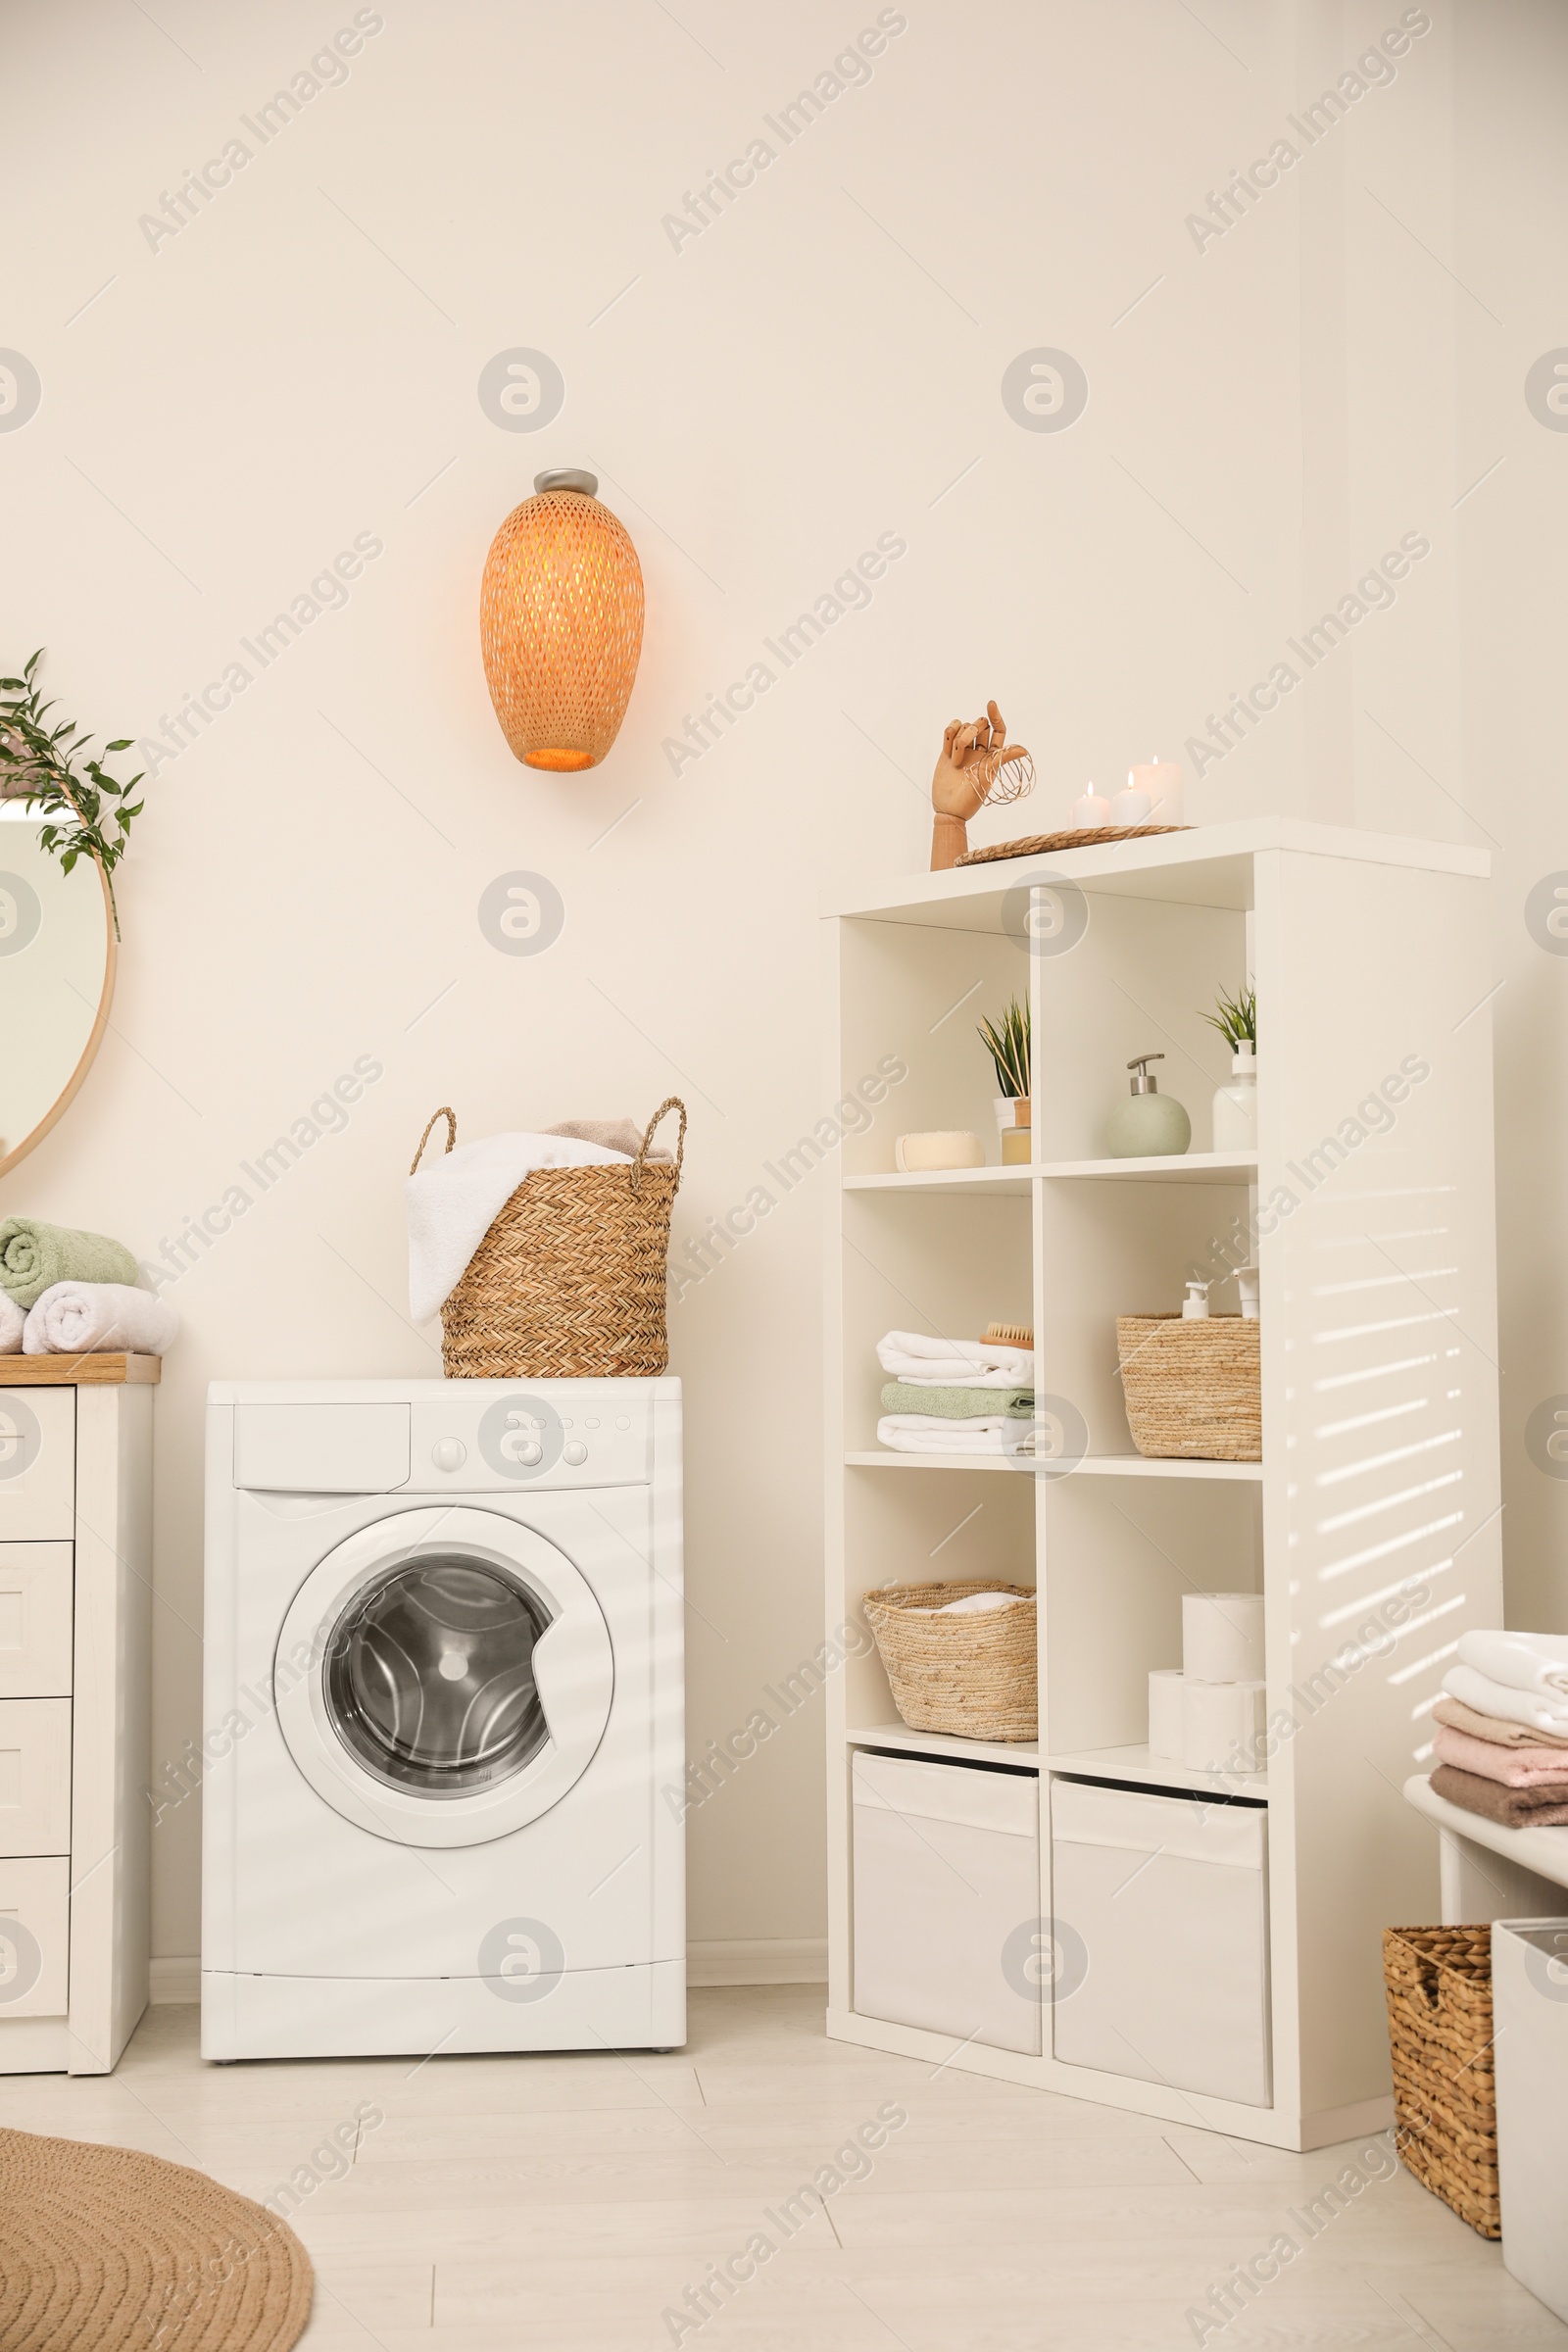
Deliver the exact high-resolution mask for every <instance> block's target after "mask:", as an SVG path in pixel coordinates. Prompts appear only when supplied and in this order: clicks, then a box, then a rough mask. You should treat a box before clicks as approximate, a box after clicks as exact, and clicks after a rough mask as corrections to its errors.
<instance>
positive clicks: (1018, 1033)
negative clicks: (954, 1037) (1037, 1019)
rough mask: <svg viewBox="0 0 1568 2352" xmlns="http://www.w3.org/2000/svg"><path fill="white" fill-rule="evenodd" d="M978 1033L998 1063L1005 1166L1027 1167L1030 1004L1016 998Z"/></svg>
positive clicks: (999, 1127)
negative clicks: (1022, 1002) (1000, 1017)
mask: <svg viewBox="0 0 1568 2352" xmlns="http://www.w3.org/2000/svg"><path fill="white" fill-rule="evenodd" d="M975 1034H976V1035H977V1036H978V1037H979V1038H980V1039H981V1040H982V1041H983V1043H984V1045H985V1049H986V1052H987V1053H988V1054H990V1056H991V1059H992V1061H993V1062H994V1063H995V1065H996V1072H997V1095H996V1102H995V1109H996V1113H997V1131H998V1133H999V1134H1000V1135H1001V1137H1002V1164H1003V1166H1004V1167H1025V1166H1027V1165H1028V1161H1029V1131H1030V1118H1031V1112H1030V1092H1029V1089H1030V1065H1031V1061H1032V1056H1033V1041H1032V1039H1031V1036H1030V1030H1029V1007H1028V1005H1021V1004H1020V1003H1019V1002H1018V999H1017V998H1016V997H1014V998H1013V1000H1012V1002H1011V1004H1010V1005H1008V1006H1007V1009H1006V1011H1005V1013H1004V1014H1003V1016H1002V1019H1001V1020H1000V1022H998V1021H991V1020H982V1021H981V1022H980V1024H979V1027H978V1029H977V1030H976V1032H975Z"/></svg>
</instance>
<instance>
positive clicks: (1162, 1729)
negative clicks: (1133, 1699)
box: [1149, 1666, 1186, 1764]
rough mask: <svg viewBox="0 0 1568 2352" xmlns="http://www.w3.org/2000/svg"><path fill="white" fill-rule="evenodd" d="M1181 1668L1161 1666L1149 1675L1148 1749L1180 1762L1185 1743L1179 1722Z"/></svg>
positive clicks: (1180, 1716)
mask: <svg viewBox="0 0 1568 2352" xmlns="http://www.w3.org/2000/svg"><path fill="white" fill-rule="evenodd" d="M1182 1681H1183V1676H1182V1670H1181V1668H1180V1667H1179V1666H1160V1667H1156V1668H1155V1670H1154V1672H1153V1673H1152V1675H1151V1676H1150V1678H1149V1752H1150V1754H1151V1755H1152V1756H1163V1757H1164V1758H1165V1760H1166V1762H1167V1763H1170V1764H1179V1763H1180V1762H1181V1760H1182V1754H1183V1750H1184V1747H1185V1743H1186V1731H1185V1729H1184V1726H1183V1722H1182Z"/></svg>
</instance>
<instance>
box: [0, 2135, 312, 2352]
mask: <svg viewBox="0 0 1568 2352" xmlns="http://www.w3.org/2000/svg"><path fill="white" fill-rule="evenodd" d="M311 2284H312V2276H311V2264H310V2257H309V2256H308V2255H307V2253H306V2251H305V2248H304V2247H303V2246H302V2245H301V2244H300V2241H299V2239H298V2238H297V2237H296V2236H295V2235H294V2232H293V2230H292V2229H288V2228H287V2227H286V2225H285V2224H284V2223H282V2222H280V2221H279V2220H277V2218H276V2217H275V2215H273V2214H270V2213H269V2212H268V2211H267V2210H266V2208H265V2207H264V2206H261V2205H254V2204H252V2202H251V2200H250V2198H249V2197H241V2196H236V2195H235V2193H234V2191H233V2190H232V2189H231V2188H223V2187H222V2186H221V2185H220V2183H219V2182H218V2181H216V2180H209V2179H208V2178H207V2176H206V2174H205V2173H193V2172H188V2171H187V2170H186V2168H185V2167H184V2165H182V2164H166V2163H165V2162H164V2160H163V2158H162V2157H161V2156H143V2155H140V2154H138V2153H137V2151H136V2150H135V2149H133V2148H100V2147H93V2146H90V2145H88V2144H87V2143H86V2142H84V2141H82V2140H77V2139H45V2138H42V2137H40V2136H39V2135H38V2134H37V2133H36V2132H32V2131H0V2352H288V2347H289V2346H290V2345H291V2344H293V2343H294V2342H295V2341H296V2340H297V2339H298V2337H299V2335H300V2332H301V2330H302V2329H303V2327H304V2326H305V2323H306V2321H307V2320H308V2319H309V2318H310V2316H311Z"/></svg>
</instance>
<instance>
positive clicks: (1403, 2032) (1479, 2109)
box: [1383, 1928, 1502, 2237]
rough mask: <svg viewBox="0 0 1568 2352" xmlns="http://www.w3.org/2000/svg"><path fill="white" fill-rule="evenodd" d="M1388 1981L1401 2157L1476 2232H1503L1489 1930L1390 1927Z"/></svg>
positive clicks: (1385, 1935)
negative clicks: (1498, 2168) (1498, 2187)
mask: <svg viewBox="0 0 1568 2352" xmlns="http://www.w3.org/2000/svg"><path fill="white" fill-rule="evenodd" d="M1383 1982H1384V1987H1385V1990H1386V1992H1387V1995H1388V2003H1389V2045H1390V2049H1391V2051H1392V2054H1393V2058H1394V2108H1395V2119H1396V2120H1395V2128H1394V2144H1395V2146H1396V2148H1397V2151H1398V2155H1399V2159H1400V2162H1401V2163H1402V2164H1403V2166H1404V2168H1405V2170H1406V2172H1409V2173H1413V2174H1414V2176H1415V2178H1416V2180H1419V2181H1420V2182H1421V2185H1422V2186H1423V2188H1430V2189H1431V2191H1432V2193H1433V2195H1434V2196H1437V2197H1441V2198H1442V2199H1443V2201H1444V2203H1445V2204H1446V2205H1451V2206H1452V2207H1453V2210H1454V2212H1455V2213H1456V2214H1457V2215H1458V2216H1459V2218H1460V2220H1461V2221H1465V2222H1468V2223H1469V2225H1470V2227H1471V2229H1475V2230H1478V2231H1479V2232H1480V2234H1481V2235H1482V2236H1483V2237H1500V2236H1501V2235H1502V2216H1501V2210H1500V2208H1499V2205H1498V2202H1497V2083H1496V2075H1495V2069H1494V2065H1493V2050H1492V2040H1493V2034H1492V1930H1491V1929H1490V1928H1385V1929H1384V1931H1383Z"/></svg>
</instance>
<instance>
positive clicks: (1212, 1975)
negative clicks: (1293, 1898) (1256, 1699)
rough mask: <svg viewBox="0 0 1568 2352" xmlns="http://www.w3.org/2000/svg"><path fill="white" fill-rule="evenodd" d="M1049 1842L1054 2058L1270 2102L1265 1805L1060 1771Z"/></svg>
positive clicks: (1250, 2102)
mask: <svg viewBox="0 0 1568 2352" xmlns="http://www.w3.org/2000/svg"><path fill="white" fill-rule="evenodd" d="M1051 1841H1052V1843H1051V1855H1052V1910H1053V1912H1054V1915H1055V1923H1056V1935H1057V1937H1058V1939H1059V1940H1060V1941H1062V1942H1063V1943H1064V1944H1067V1945H1070V1946H1071V1947H1072V1948H1073V1949H1075V1950H1076V1949H1077V1948H1078V1944H1079V1942H1080V1940H1081V1944H1082V1958H1081V1962H1080V1966H1079V1967H1078V1968H1075V1969H1070V1970H1069V1971H1068V1972H1067V1973H1066V1974H1065V1975H1064V1976H1063V1977H1062V1979H1061V1981H1060V1983H1059V1985H1058V1987H1057V1991H1056V1997H1055V2002H1054V2008H1053V2013H1052V2015H1053V2039H1052V2047H1053V2049H1054V2053H1055V2055H1056V2056H1057V2057H1058V2058H1059V2059H1061V2060H1063V2061H1064V2062H1065V2063H1066V2064H1067V2065H1068V2066H1093V2067H1098V2068H1100V2069H1101V2070H1102V2071H1103V2072H1104V2073H1105V2074H1110V2075H1131V2076H1134V2077H1136V2078H1137V2080H1139V2081H1140V2082H1166V2083H1169V2084H1170V2085H1171V2086H1172V2088H1174V2089H1177V2090H1197V2091H1204V2092H1206V2093H1207V2094H1208V2095H1209V2096H1210V2097H1212V2098H1219V2099H1235V2100H1238V2101H1240V2102H1241V2103H1242V2104H1243V2105H1245V2106H1249V2107H1266V2106H1267V2105H1268V2103H1269V2098H1270V2090H1269V1997H1268V1906H1267V1883H1268V1874H1267V1854H1268V1814H1267V1809H1266V1808H1265V1807H1264V1806H1262V1805H1255V1804H1246V1803H1241V1804H1236V1803H1233V1804H1218V1803H1216V1802H1215V1801H1214V1800H1213V1798H1211V1797H1186V1796H1170V1795H1164V1794H1160V1793H1156V1792H1154V1791H1152V1790H1151V1791H1146V1790H1143V1789H1114V1788H1105V1787H1101V1786H1098V1785H1095V1784H1091V1783H1085V1782H1081V1781H1069V1780H1056V1781H1054V1782H1053V1783H1052V1787H1051Z"/></svg>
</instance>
